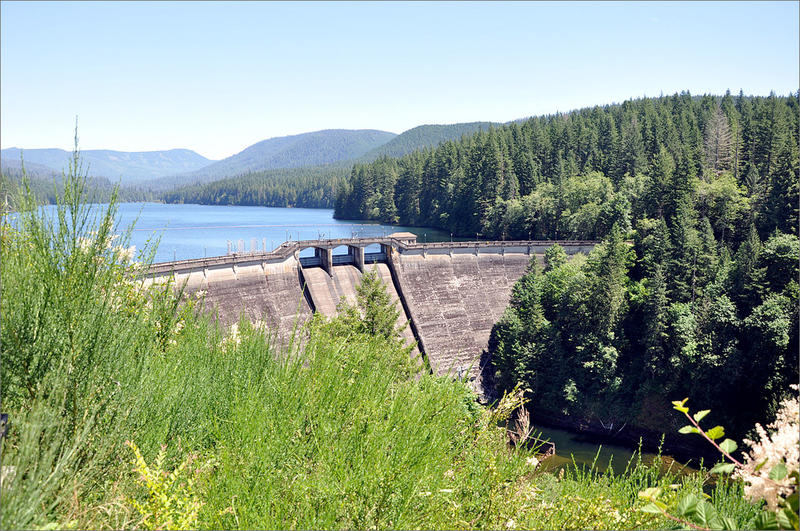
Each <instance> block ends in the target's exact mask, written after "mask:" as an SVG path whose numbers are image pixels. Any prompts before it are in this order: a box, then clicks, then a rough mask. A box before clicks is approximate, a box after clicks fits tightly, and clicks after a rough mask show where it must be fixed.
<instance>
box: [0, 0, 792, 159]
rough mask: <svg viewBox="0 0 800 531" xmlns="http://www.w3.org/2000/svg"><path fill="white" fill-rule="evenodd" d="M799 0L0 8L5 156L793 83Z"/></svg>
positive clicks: (180, 143)
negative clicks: (11, 151)
mask: <svg viewBox="0 0 800 531" xmlns="http://www.w3.org/2000/svg"><path fill="white" fill-rule="evenodd" d="M798 15H799V14H798V2H774V3H770V2H708V3H699V2H687V3H678V2H664V3H651V2H642V3H629V2H620V3H616V2H608V3H602V2H601V3H588V2H575V3H568V2H563V3H562V2H554V3H544V2H541V3H540V2H532V3H524V2H510V3H482V2H480V3H479V2H464V3H462V2H440V3H424V2H409V3H402V2H398V3H388V2H387V3H384V2H379V3H364V2H353V3H318V2H309V3H278V2H264V3H258V2H242V3H214V2H197V3H194V2H175V3H163V2H131V3H127V2H109V3H104V2H86V3H66V2H63V3H62V2H54V3H49V2H6V1H4V2H2V3H1V4H0V19H1V20H2V30H1V31H0V39H2V42H0V55H1V57H0V84H1V86H0V122H1V123H0V126H1V127H0V141H2V147H12V146H17V147H24V148H39V147H61V148H65V149H69V148H70V147H71V144H72V128H73V122H74V119H75V116H76V115H78V117H79V134H80V143H81V147H82V148H83V149H98V148H107V149H118V150H124V151H137V150H155V149H169V148H177V147H184V148H189V149H194V150H195V151H197V152H198V153H200V154H202V155H205V156H206V157H209V158H222V157H226V156H229V155H232V154H234V153H236V152H238V151H241V150H242V149H244V148H245V147H247V146H248V145H250V144H253V143H255V142H257V141H259V140H263V139H265V138H269V137H273V136H282V135H288V134H296V133H301V132H306V131H314V130H318V129H329V128H346V129H361V128H364V129H382V130H387V131H393V132H396V133H400V132H402V131H404V130H406V129H409V128H411V127H414V126H416V125H420V124H424V123H454V122H466V121H476V120H490V121H508V120H513V119H516V118H521V117H525V116H530V115H537V114H549V113H553V112H556V111H568V110H570V109H574V108H579V107H585V106H589V105H594V104H606V103H612V102H619V101H622V100H624V99H627V98H631V97H639V96H643V95H647V96H658V95H659V93H662V92H663V93H664V94H672V93H674V92H679V91H682V90H689V91H691V92H692V93H693V94H702V93H715V94H721V93H724V92H725V90H726V89H730V90H731V92H733V93H738V92H739V90H740V89H742V90H743V91H744V92H745V93H746V94H757V95H766V94H768V93H769V92H770V90H774V91H776V92H777V93H779V94H788V93H790V92H794V91H796V90H797V89H798V84H799V82H798V77H799V76H800V73H798V62H799V61H800V58H799V57H798V42H799V41H800V37H798Z"/></svg>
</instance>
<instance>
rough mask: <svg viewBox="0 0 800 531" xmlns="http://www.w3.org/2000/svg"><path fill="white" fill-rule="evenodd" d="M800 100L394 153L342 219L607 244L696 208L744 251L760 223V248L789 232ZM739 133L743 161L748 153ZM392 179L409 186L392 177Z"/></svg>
mask: <svg viewBox="0 0 800 531" xmlns="http://www.w3.org/2000/svg"><path fill="white" fill-rule="evenodd" d="M796 97H797V96H796V95H794V94H793V95H791V96H789V97H776V96H774V95H772V96H770V97H768V98H759V97H753V98H744V97H743V96H740V98H739V99H738V100H737V101H738V102H737V104H736V105H733V104H732V103H731V101H730V100H731V98H730V97H728V96H726V97H722V98H721V97H713V96H703V97H692V96H690V95H689V94H688V93H685V92H684V93H681V94H674V95H672V96H663V97H660V98H642V99H638V100H633V101H626V102H624V103H622V104H619V105H607V106H603V107H593V108H587V109H581V110H578V111H573V112H571V113H569V114H555V115H550V116H542V117H537V118H531V119H529V120H526V121H524V122H521V123H512V124H507V125H504V126H500V127H497V128H489V129H488V130H486V131H481V132H477V133H474V134H472V135H471V136H465V137H464V138H462V139H461V140H460V141H454V140H455V139H451V140H448V141H446V142H444V143H441V144H439V145H438V146H435V144H429V145H427V146H425V148H424V149H423V148H420V149H419V150H417V151H415V152H412V153H408V154H404V155H402V156H400V155H401V153H399V152H391V153H388V154H390V155H394V156H397V157H399V158H394V159H384V158H379V159H378V160H376V161H374V162H372V163H371V164H358V165H356V167H354V168H353V171H352V172H351V174H350V178H349V181H348V182H347V184H345V185H344V186H342V187H341V188H340V189H339V191H338V195H337V199H336V216H337V217H340V218H348V219H354V218H360V219H376V220H377V219H382V216H384V210H383V207H377V205H378V204H379V201H378V198H381V197H382V198H384V199H386V198H389V197H393V198H394V199H395V201H396V203H395V206H396V208H397V212H398V219H399V222H400V223H402V224H409V225H423V226H434V227H439V228H442V229H444V230H449V231H451V232H454V233H456V234H459V235H462V236H471V235H473V234H475V233H476V232H482V233H484V234H485V235H486V236H490V237H494V238H503V237H505V238H509V239H523V238H526V237H528V235H529V234H530V236H531V237H534V238H539V239H558V238H559V237H561V238H564V237H567V238H597V239H600V238H604V237H606V236H607V235H608V234H609V232H610V230H611V227H612V226H613V225H614V224H615V223H616V224H619V225H620V227H621V228H622V229H623V231H626V230H628V228H629V225H628V224H629V223H630V222H631V221H632V220H635V219H639V218H643V217H649V218H654V219H659V218H664V219H665V220H667V222H668V223H672V221H671V220H672V219H673V218H674V217H675V216H676V215H678V212H679V207H680V205H681V204H682V203H684V202H686V201H690V202H691V203H693V204H692V205H691V206H692V208H693V209H694V208H696V209H697V211H698V213H699V216H698V219H701V218H703V217H707V218H708V219H709V222H710V223H711V226H712V229H713V231H714V234H715V237H717V238H719V239H721V240H722V241H724V242H730V241H733V243H734V244H738V242H740V241H741V240H742V239H743V238H744V237H745V236H746V230H747V226H746V223H747V222H748V221H750V220H758V225H759V230H760V232H761V234H762V236H763V235H766V234H768V233H770V232H771V231H772V230H774V229H775V228H777V229H779V230H780V231H782V232H784V233H791V232H793V230H792V229H794V228H795V226H796V222H797V204H798V195H797V194H798V185H797V182H798V181H797V179H798V177H797V176H798V149H797V145H798V137H797V130H798V120H799V118H800V117H798V113H797V106H796V104H795V103H794V101H795V100H796ZM726 98H727V99H726ZM723 101H724V102H725V104H724V105H723ZM723 107H724V109H725V110H724V111H723ZM745 114H746V115H747V119H744V118H745V116H744V115H745ZM734 130H735V132H736V135H738V138H747V139H748V141H747V145H748V149H745V150H741V152H740V147H739V146H738V144H737V142H738V140H735V139H734V138H733V136H732V134H733V131H734ZM401 137H402V135H401ZM401 137H398V138H397V139H395V140H396V141H399V140H400V138H401ZM434 146H435V147H434ZM703 150H705V151H706V156H703V154H702V152H703ZM391 172H394V173H396V174H397V175H400V176H401V178H399V179H396V180H395V179H386V178H384V177H385V176H386V175H388V174H389V173H391ZM363 175H370V176H371V177H369V178H366V179H365V178H363V177H362V176H363ZM387 206H389V208H391V205H387ZM376 207H377V208H376ZM684 217H685V216H684Z"/></svg>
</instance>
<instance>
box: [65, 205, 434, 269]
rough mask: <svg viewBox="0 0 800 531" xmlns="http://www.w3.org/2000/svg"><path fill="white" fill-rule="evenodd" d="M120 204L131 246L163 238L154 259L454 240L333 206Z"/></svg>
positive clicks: (309, 251)
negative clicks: (360, 242) (352, 218)
mask: <svg viewBox="0 0 800 531" xmlns="http://www.w3.org/2000/svg"><path fill="white" fill-rule="evenodd" d="M96 206H97V207H105V206H107V205H96ZM118 207H119V210H118V215H117V222H118V224H119V228H120V232H122V231H123V230H124V228H126V227H128V226H129V225H130V224H131V223H134V222H135V228H134V230H133V233H132V238H131V244H132V245H135V246H136V248H137V250H138V249H142V248H143V247H144V245H145V244H146V243H147V241H148V240H149V239H151V238H152V239H153V241H155V239H156V238H159V237H160V244H159V246H158V249H157V251H156V256H155V261H156V262H165V261H168V260H173V259H177V260H183V259H187V258H202V257H204V256H218V255H223V254H226V253H227V252H228V241H229V240H230V241H231V243H232V247H233V250H236V249H237V247H238V244H239V240H242V243H243V244H244V248H245V250H247V251H249V250H250V248H251V244H252V239H253V238H255V239H256V244H257V249H259V250H261V249H263V245H264V244H266V249H267V251H270V250H272V249H274V248H275V247H277V246H278V245H280V244H281V242H283V241H286V240H311V239H316V238H319V237H322V238H350V237H354V236H356V237H369V236H382V235H386V234H391V233H392V232H396V231H408V232H413V233H414V234H417V235H418V236H419V240H418V241H419V242H424V241H426V240H427V241H429V242H434V241H446V240H449V239H450V234H449V233H445V232H443V231H440V230H436V229H430V228H419V227H404V226H395V225H380V224H377V223H363V222H360V223H359V222H348V221H339V220H335V219H333V210H327V209H317V208H272V207H250V206H208V205H167V204H162V203H120V204H119V205H118ZM50 208H52V207H50ZM375 250H377V249H375ZM367 251H368V252H370V251H373V249H370V248H368V249H367ZM341 252H344V251H343V250H341V249H336V250H334V253H335V254H339V253H341ZM312 255H313V250H312V249H306V250H304V251H303V252H302V253H301V256H312Z"/></svg>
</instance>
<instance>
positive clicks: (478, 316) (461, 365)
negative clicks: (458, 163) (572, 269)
mask: <svg viewBox="0 0 800 531" xmlns="http://www.w3.org/2000/svg"><path fill="white" fill-rule="evenodd" d="M556 243H557V244H559V245H560V246H561V247H563V248H564V250H565V251H566V253H567V254H568V255H574V254H576V253H585V254H588V253H589V252H590V251H591V250H592V249H593V248H594V246H595V245H597V244H598V243H599V242H596V241H588V240H586V241H574V240H568V241H564V240H560V241H555V240H547V241H541V240H522V241H479V242H440V243H418V242H417V240H416V235H414V234H412V233H406V232H401V233H394V234H390V235H389V236H386V237H375V238H342V239H319V240H303V241H291V242H284V243H282V244H281V245H280V246H279V247H277V248H276V249H275V250H273V251H271V252H264V251H258V250H253V251H251V252H231V253H229V254H228V255H225V256H217V257H212V258H197V259H190V260H177V261H172V262H162V263H156V264H153V265H152V266H151V267H150V269H149V270H148V271H147V272H146V273H145V275H146V277H147V281H148V282H166V281H169V280H171V281H172V282H174V285H175V286H179V287H181V286H182V287H183V288H184V290H185V292H186V293H188V294H192V293H195V292H198V291H201V290H202V291H204V292H205V301H206V307H207V308H209V309H211V310H212V311H213V312H214V315H216V317H217V319H218V320H219V321H220V322H221V323H222V324H224V325H231V324H233V323H236V322H238V320H239V319H240V318H241V316H242V315H244V316H245V317H246V318H248V319H250V320H251V321H253V322H256V321H260V322H262V323H263V324H264V325H266V326H267V327H268V328H269V329H270V331H271V332H272V333H274V334H276V335H277V337H278V338H282V339H286V338H288V337H290V335H291V334H292V333H293V332H294V331H295V330H296V329H297V327H298V326H301V325H302V324H304V323H305V322H307V321H308V319H309V318H310V317H311V315H312V313H314V312H319V313H321V314H323V315H325V316H328V317H333V316H335V315H336V314H337V305H338V303H339V302H340V301H341V300H342V299H344V300H346V301H349V302H350V303H353V302H354V301H355V299H356V286H358V284H359V282H360V279H361V275H362V274H363V273H364V272H365V271H367V270H375V271H376V272H377V273H378V275H379V277H380V278H381V279H382V280H383V282H384V284H385V285H386V288H387V290H388V292H389V295H390V297H391V298H392V300H393V301H396V302H397V303H398V304H399V307H400V309H401V312H400V316H399V317H398V324H399V325H403V324H406V322H407V323H408V326H406V327H405V328H404V330H403V338H404V339H405V340H407V341H408V342H413V341H416V342H417V347H418V350H415V352H418V353H419V354H421V355H424V356H425V357H426V358H427V360H428V362H429V364H430V367H431V370H432V371H433V372H434V373H435V374H437V375H450V376H452V377H456V378H461V379H467V380H469V381H471V382H472V384H473V387H474V388H475V390H476V391H477V392H478V393H479V394H481V395H482V394H483V381H482V376H481V375H482V370H483V368H484V367H483V364H484V363H485V355H486V353H487V350H488V346H489V336H490V335H491V331H492V327H493V326H494V324H495V323H496V322H497V321H498V320H499V319H500V317H501V316H502V314H503V312H504V311H505V308H506V307H507V306H508V302H509V299H510V297H511V290H512V288H513V287H514V284H515V283H516V282H517V280H519V279H520V278H521V277H522V276H523V275H524V274H525V272H526V271H527V268H528V265H529V264H530V261H531V260H532V259H536V260H538V261H539V262H543V261H544V253H545V251H546V250H547V249H548V248H549V247H551V246H553V245H554V244H556ZM341 247H344V248H346V251H347V252H346V254H334V252H333V251H334V250H335V249H337V248H341ZM367 248H373V249H375V248H377V249H379V250H378V251H376V252H375V251H373V252H366V249H367ZM306 249H313V253H314V254H313V256H306V257H301V256H300V253H301V251H304V250H306Z"/></svg>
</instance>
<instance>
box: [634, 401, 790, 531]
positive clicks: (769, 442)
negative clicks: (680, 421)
mask: <svg viewBox="0 0 800 531" xmlns="http://www.w3.org/2000/svg"><path fill="white" fill-rule="evenodd" d="M791 388H792V390H793V391H794V392H795V393H796V392H797V390H798V386H797V385H792V386H791ZM687 401H688V398H684V399H683V400H677V401H674V402H672V405H673V407H674V409H676V410H677V411H680V412H681V413H683V414H684V415H685V416H686V418H687V419H689V422H690V424H688V425H686V426H684V427H683V428H681V429H680V430H679V431H680V433H684V434H688V433H697V434H699V435H701V436H702V437H703V438H705V439H706V440H707V441H708V442H709V443H711V444H712V445H713V446H714V447H715V448H716V449H717V450H718V451H719V452H720V453H721V454H722V455H723V456H724V458H725V459H723V460H722V461H721V462H719V463H717V464H716V465H715V466H714V467H713V468H712V469H711V470H710V471H709V472H710V473H712V474H715V473H716V474H732V476H733V477H734V478H735V479H740V480H742V481H743V482H744V484H745V488H744V493H745V496H747V497H748V498H749V499H750V500H751V501H753V502H761V501H762V500H763V501H766V508H762V510H761V512H760V513H759V514H758V515H757V516H756V518H755V520H754V521H752V522H748V523H747V524H746V525H745V526H744V527H749V528H756V529H798V527H800V520H799V519H798V491H797V487H798V483H799V481H798V480H800V470H799V469H800V466H799V465H800V434H798V429H799V428H800V422H798V421H800V401H798V397H797V396H793V397H791V398H788V399H786V400H784V401H783V402H782V404H781V409H780V410H779V411H778V414H777V418H776V420H775V421H774V422H773V423H771V424H769V425H768V426H767V427H768V428H770V430H772V433H771V434H768V433H767V431H766V430H765V429H764V428H763V427H762V426H761V425H760V424H756V426H755V429H756V433H757V434H758V436H759V440H758V441H751V440H749V439H744V442H745V443H746V444H747V445H749V446H750V452H749V453H744V454H743V459H741V460H740V459H736V458H735V457H734V456H733V455H732V454H733V452H735V451H736V449H737V448H738V445H737V444H736V442H735V441H733V440H732V439H724V440H723V441H722V442H720V443H717V441H718V440H719V439H722V438H723V437H724V436H725V429H724V428H723V427H722V426H714V427H713V428H711V429H709V430H704V429H703V428H701V427H700V422H701V421H702V420H703V418H705V417H706V415H708V414H709V413H710V410H708V409H704V410H701V411H698V412H697V413H695V414H694V415H690V413H689V408H688V407H687V406H686V402H687ZM703 496H706V497H707V495H705V494H703ZM639 497H641V498H644V499H646V500H649V501H650V503H648V504H647V505H646V506H645V507H643V508H642V511H644V512H647V513H653V514H661V515H663V516H666V517H667V518H670V519H672V520H674V521H676V522H679V523H681V524H683V525H686V526H688V527H691V528H693V529H737V528H739V527H742V526H737V524H736V522H735V521H734V520H733V519H731V518H728V517H725V516H721V515H719V514H718V512H717V509H716V508H715V507H714V505H713V504H711V503H710V502H709V501H707V500H704V499H700V498H698V497H697V496H696V495H695V494H688V495H685V496H684V497H682V498H681V499H677V497H676V496H674V495H671V494H668V493H666V492H664V491H663V490H662V489H660V488H649V489H645V490H643V491H641V492H640V493H639Z"/></svg>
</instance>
